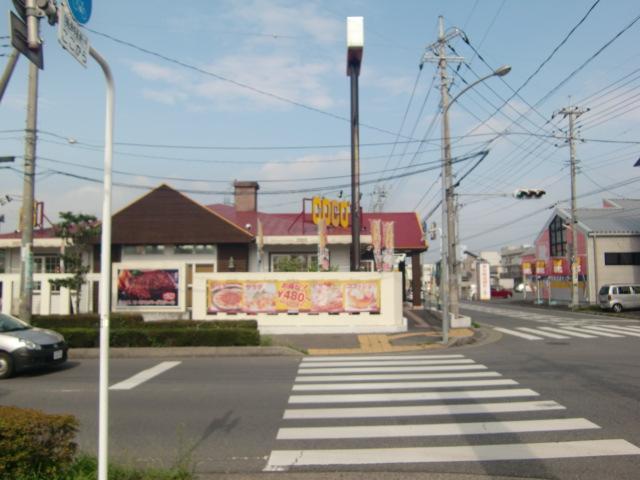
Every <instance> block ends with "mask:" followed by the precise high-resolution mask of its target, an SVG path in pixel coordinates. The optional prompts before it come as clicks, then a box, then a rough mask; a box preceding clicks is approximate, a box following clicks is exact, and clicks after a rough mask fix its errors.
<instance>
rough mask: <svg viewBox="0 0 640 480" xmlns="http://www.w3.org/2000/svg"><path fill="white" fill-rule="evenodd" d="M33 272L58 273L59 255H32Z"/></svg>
mask: <svg viewBox="0 0 640 480" xmlns="http://www.w3.org/2000/svg"><path fill="white" fill-rule="evenodd" d="M33 273H60V257H59V256H58V255H36V256H34V257H33Z"/></svg>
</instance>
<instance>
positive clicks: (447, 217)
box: [442, 65, 511, 344]
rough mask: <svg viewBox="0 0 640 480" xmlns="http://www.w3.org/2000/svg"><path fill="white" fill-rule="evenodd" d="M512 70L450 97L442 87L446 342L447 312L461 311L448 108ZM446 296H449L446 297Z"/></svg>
mask: <svg viewBox="0 0 640 480" xmlns="http://www.w3.org/2000/svg"><path fill="white" fill-rule="evenodd" d="M510 71H511V67H510V66H508V65H503V66H501V67H499V68H497V69H496V70H494V71H493V72H491V73H490V74H488V75H485V76H484V77H481V78H479V79H478V80H476V81H475V82H473V83H471V84H469V85H467V86H466V87H465V88H463V89H462V90H461V91H460V92H458V94H457V95H456V96H455V97H453V99H452V100H451V101H449V100H448V96H447V95H446V93H445V92H446V90H445V89H443V96H442V130H443V139H442V140H443V154H444V155H443V159H442V223H443V225H446V239H447V241H446V245H445V250H444V252H443V256H444V257H445V262H444V263H445V264H446V267H445V269H444V272H443V273H446V275H444V277H446V279H447V287H448V292H447V293H448V295H445V298H446V299H447V300H448V302H449V305H450V308H447V307H449V305H444V304H443V309H442V341H443V343H445V344H446V343H448V342H449V312H451V313H452V314H453V316H454V318H455V317H457V316H458V314H459V312H460V307H459V293H458V272H457V270H458V268H457V259H456V257H457V254H456V245H455V242H456V240H455V239H456V233H455V232H456V230H457V228H456V224H457V215H456V212H455V207H454V206H453V189H454V186H453V185H452V182H451V176H452V171H451V170H452V168H451V138H450V133H449V108H451V105H453V104H454V103H455V102H456V101H457V100H458V99H459V98H460V97H461V96H462V95H464V94H465V93H466V92H468V91H469V90H471V89H472V88H473V87H475V86H476V85H478V84H479V83H482V82H484V81H485V80H487V79H489V78H491V77H503V76H505V75H506V74H508V73H509V72H510ZM447 297H448V298H447Z"/></svg>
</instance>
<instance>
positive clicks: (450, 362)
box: [300, 358, 476, 371]
mask: <svg viewBox="0 0 640 480" xmlns="http://www.w3.org/2000/svg"><path fill="white" fill-rule="evenodd" d="M470 363H476V362H474V361H473V360H471V359H467V358H461V359H455V360H424V359H422V360H392V361H373V360H368V361H363V362H325V363H321V364H307V363H304V364H302V365H300V369H301V370H305V371H306V370H314V369H316V368H327V367H367V366H369V367H383V366H404V365H463V364H470Z"/></svg>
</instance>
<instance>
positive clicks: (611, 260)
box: [604, 252, 640, 265]
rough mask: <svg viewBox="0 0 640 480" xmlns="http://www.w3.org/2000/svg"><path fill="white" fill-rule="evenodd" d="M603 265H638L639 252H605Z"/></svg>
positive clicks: (639, 260)
mask: <svg viewBox="0 0 640 480" xmlns="http://www.w3.org/2000/svg"><path fill="white" fill-rule="evenodd" d="M604 264H605V265H640V252H605V254H604Z"/></svg>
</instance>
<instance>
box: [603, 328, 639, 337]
mask: <svg viewBox="0 0 640 480" xmlns="http://www.w3.org/2000/svg"><path fill="white" fill-rule="evenodd" d="M591 328H592V329H594V330H600V331H604V332H613V333H619V334H621V335H629V336H631V337H640V332H637V333H636V332H629V331H626V330H622V328H621V327H615V326H613V325H612V326H606V327H604V326H597V327H591Z"/></svg>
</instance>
